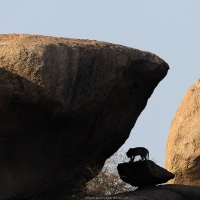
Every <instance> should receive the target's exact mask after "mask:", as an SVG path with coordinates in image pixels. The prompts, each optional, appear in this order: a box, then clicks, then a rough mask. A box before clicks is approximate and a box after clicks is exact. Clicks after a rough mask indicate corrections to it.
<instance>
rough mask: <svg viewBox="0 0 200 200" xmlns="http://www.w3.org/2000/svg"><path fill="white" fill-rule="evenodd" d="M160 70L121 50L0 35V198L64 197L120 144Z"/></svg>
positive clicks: (152, 58)
mask: <svg viewBox="0 0 200 200" xmlns="http://www.w3.org/2000/svg"><path fill="white" fill-rule="evenodd" d="M167 71H168V65H167V64H166V63H165V62H164V61H163V60H162V59H160V58H159V57H157V56H156V55H154V54H151V53H148V52H143V51H139V50H136V49H132V48H127V47H124V46H120V45H114V44H109V43H105V42H97V41H89V40H77V39H66V38H53V37H44V36H37V35H0V190H1V191H0V199H1V198H3V197H7V196H10V194H11V193H18V192H21V191H27V192H28V193H33V194H39V195H40V196H42V199H48V200H51V199H53V200H55V199H58V200H59V199H61V197H64V196H65V194H69V193H71V192H72V189H74V187H75V185H76V184H77V182H78V181H79V180H80V179H81V177H85V174H84V169H85V167H86V166H87V165H92V164H94V163H95V164H97V165H100V166H102V165H103V163H104V161H105V159H106V158H108V157H109V156H111V155H112V154H113V153H114V152H115V151H116V150H117V149H118V148H119V147H120V146H121V145H122V144H123V143H124V142H125V140H126V139H127V138H128V136H129V133H130V131H131V129H132V128H133V126H134V124H135V122H136V120H137V118H138V116H139V115H140V113H141V112H142V110H143V109H144V108H145V106H146V104H147V101H148V98H149V97H150V96H151V94H152V92H153V90H154V89H155V87H156V86H157V84H158V83H159V82H160V81H161V80H162V79H163V78H164V77H165V75H166V74H167ZM85 178H88V179H89V178H91V177H85Z"/></svg>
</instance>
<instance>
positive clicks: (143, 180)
mask: <svg viewBox="0 0 200 200" xmlns="http://www.w3.org/2000/svg"><path fill="white" fill-rule="evenodd" d="M117 170H118V173H119V175H120V178H121V179H122V180H123V181H124V182H126V183H129V184H130V185H132V186H135V187H145V186H152V185H157V184H161V183H165V182H167V181H168V180H170V179H173V178H174V177H175V175H174V174H172V173H171V172H169V171H167V170H166V169H164V168H162V167H160V166H158V165H156V164H155V163H154V162H153V161H151V160H144V161H137V162H129V163H120V164H119V165H118V166H117Z"/></svg>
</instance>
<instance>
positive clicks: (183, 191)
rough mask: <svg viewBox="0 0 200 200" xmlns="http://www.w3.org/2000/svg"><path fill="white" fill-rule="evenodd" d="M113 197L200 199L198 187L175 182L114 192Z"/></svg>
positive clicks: (149, 199)
mask: <svg viewBox="0 0 200 200" xmlns="http://www.w3.org/2000/svg"><path fill="white" fill-rule="evenodd" d="M109 197H110V196H109ZM109 197H108V199H109ZM112 197H113V196H112ZM110 198H111V197H110ZM114 198H115V199H124V198H125V199H130V200H141V199H145V200H161V199H162V200H192V199H194V200H197V199H200V187H198V186H188V185H175V184H172V185H159V186H154V187H146V188H141V189H140V188H139V189H137V190H135V191H133V192H124V193H120V194H116V195H115V196H114V197H113V199H114Z"/></svg>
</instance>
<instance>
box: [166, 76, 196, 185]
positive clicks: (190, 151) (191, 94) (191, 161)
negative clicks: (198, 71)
mask: <svg viewBox="0 0 200 200" xmlns="http://www.w3.org/2000/svg"><path fill="white" fill-rule="evenodd" d="M199 146H200V80H198V81H197V82H196V83H194V84H193V85H192V86H191V87H190V88H189V90H188V91H187V93H186V94H185V96H184V97H183V99H182V101H181V103H180V105H179V108H178V110H177V112H176V115H175V117H174V119H173V121H172V124H171V129H170V133H169V137H168V142H167V151H166V159H165V167H166V169H168V170H170V171H171V172H173V173H174V174H175V175H176V178H175V179H173V180H171V181H170V183H176V184H187V185H198V186H200V148H199Z"/></svg>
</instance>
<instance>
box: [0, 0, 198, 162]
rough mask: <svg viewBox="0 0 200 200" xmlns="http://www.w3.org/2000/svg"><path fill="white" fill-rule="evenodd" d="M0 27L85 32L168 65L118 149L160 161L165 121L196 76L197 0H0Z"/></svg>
mask: <svg viewBox="0 0 200 200" xmlns="http://www.w3.org/2000/svg"><path fill="white" fill-rule="evenodd" d="M0 3H1V4H0V5H1V12H0V19H1V20H0V33H1V34H4V33H27V34H40V35H50V36H58V37H69V38H86V39H95V40H101V41H107V42H111V43H116V44H121V45H125V46H128V47H133V48H137V49H140V50H145V51H150V52H152V53H155V54H157V55H158V56H160V57H161V58H163V59H164V60H165V61H166V62H167V63H168V64H169V66H170V70H169V72H168V75H167V76H166V78H165V79H164V80H163V81H162V82H161V83H160V84H159V85H158V87H157V88H156V89H155V91H154V93H153V95H152V97H151V98H150V100H149V101H148V104H147V107H146V108H145V110H144V111H143V112H142V114H141V115H140V117H139V119H138V121H137V123H136V125H135V127H134V128H133V130H132V132H131V135H130V137H129V139H128V140H127V142H126V143H125V145H124V146H123V149H124V150H125V151H126V150H127V149H129V148H131V147H135V146H145V147H147V148H148V149H149V151H150V158H152V159H153V160H155V161H156V162H157V163H158V164H160V165H161V166H163V164H164V159H165V149H166V142H167V137H168V134H169V130H170V125H171V121H172V119H173V117H174V114H175V112H176V110H177V108H178V106H179V104H180V101H181V99H182V98H183V96H184V94H185V93H186V91H187V90H188V88H189V87H190V86H191V85H192V84H193V83H194V82H195V81H196V80H197V79H198V78H199V76H200V55H199V54H200V1H199V0H191V1H188V0H176V1H173V0H168V1H160V0H151V1H150V0H143V1H141V0H123V1H122V0H34V1H33V0H0Z"/></svg>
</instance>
